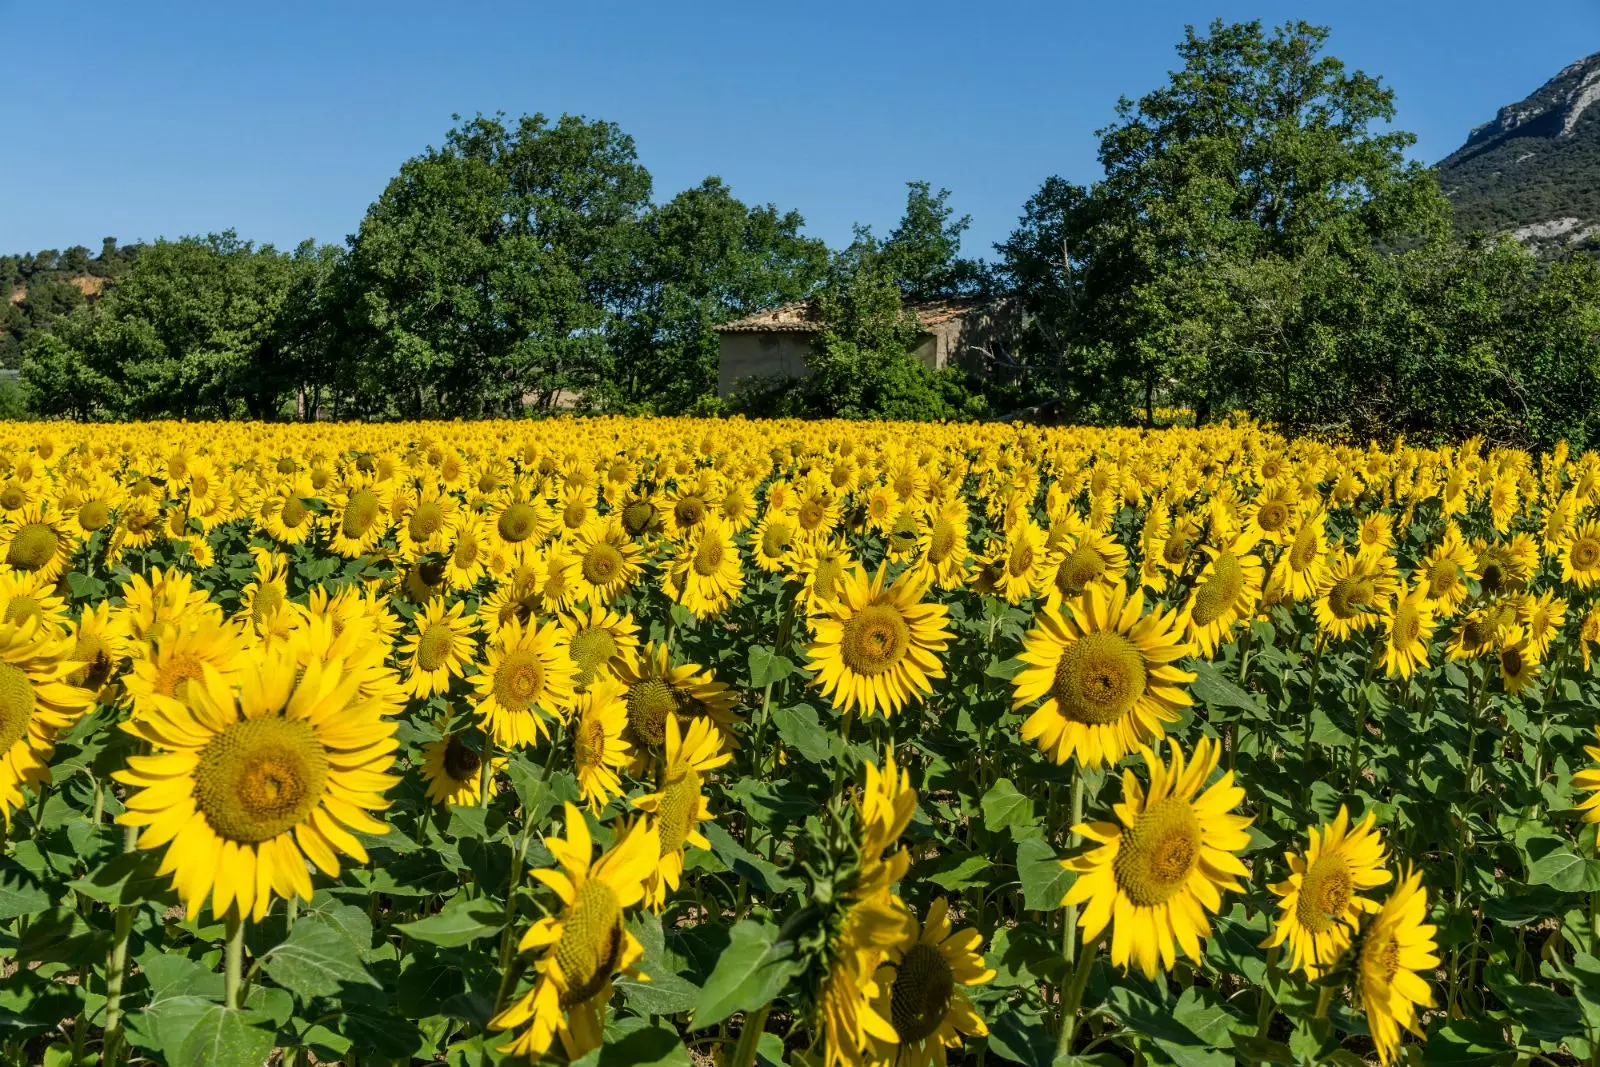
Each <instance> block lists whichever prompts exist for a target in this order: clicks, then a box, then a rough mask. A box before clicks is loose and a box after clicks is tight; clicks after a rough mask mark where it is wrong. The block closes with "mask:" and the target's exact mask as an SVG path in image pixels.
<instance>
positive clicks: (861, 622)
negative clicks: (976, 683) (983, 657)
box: [806, 567, 953, 718]
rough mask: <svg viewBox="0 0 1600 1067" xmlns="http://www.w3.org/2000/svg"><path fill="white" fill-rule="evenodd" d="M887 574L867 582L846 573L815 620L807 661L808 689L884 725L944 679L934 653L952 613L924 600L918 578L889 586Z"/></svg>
mask: <svg viewBox="0 0 1600 1067" xmlns="http://www.w3.org/2000/svg"><path fill="white" fill-rule="evenodd" d="M886 574H887V571H886V568H884V567H879V568H878V570H877V573H875V574H874V575H873V576H872V577H871V578H870V579H869V578H868V577H867V576H866V575H865V574H864V573H863V572H862V571H860V570H852V571H850V572H848V573H846V574H845V575H844V576H843V577H842V578H841V579H840V588H839V599H838V601H837V602H836V603H835V604H833V605H831V606H827V607H825V608H824V611H825V614H822V615H817V616H814V617H813V618H812V632H813V640H812V642H811V645H810V647H809V648H808V649H807V650H806V654H807V656H809V657H810V664H809V666H810V668H811V669H812V670H813V671H815V672H816V677H815V679H814V680H813V684H815V685H818V686H820V687H821V689H822V691H823V693H825V694H826V695H827V696H828V697H829V698H830V699H831V700H832V701H833V706H834V707H835V708H837V709H839V710H840V711H851V710H854V709H856V708H859V709H860V710H861V714H863V715H865V716H867V717H871V716H873V715H882V716H883V717H884V718H888V717H889V716H890V715H892V714H894V713H895V712H897V711H899V710H900V709H901V708H903V707H905V706H906V705H907V704H908V703H910V702H912V701H920V700H921V699H922V698H923V696H925V695H926V694H928V693H931V692H933V683H932V681H931V679H934V678H943V677H944V666H943V664H941V663H940V661H939V653H941V652H943V651H944V650H945V648H946V647H947V646H948V645H949V644H950V640H951V638H952V637H953V634H952V633H951V631H950V629H949V627H948V625H947V624H948V622H949V620H950V612H949V609H947V608H946V607H945V606H944V605H943V604H935V603H930V602H925V601H924V600H923V599H922V596H923V593H924V592H925V591H926V586H925V585H924V584H923V583H922V582H920V581H918V580H917V576H916V572H915V571H910V570H908V571H905V572H904V573H902V574H901V575H900V577H899V578H896V579H895V581H894V582H893V583H892V584H890V585H887V586H886V585H885V584H884V581H885V577H886Z"/></svg>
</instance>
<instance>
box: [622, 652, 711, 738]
mask: <svg viewBox="0 0 1600 1067" xmlns="http://www.w3.org/2000/svg"><path fill="white" fill-rule="evenodd" d="M616 672H617V681H619V682H621V683H622V684H623V685H624V686H626V687H627V694H626V696H625V698H624V699H625V702H626V703H627V705H628V732H627V738H628V741H629V743H630V744H632V745H633V746H634V747H635V748H636V749H644V748H647V747H649V748H654V747H658V746H660V745H664V744H666V740H667V718H668V716H669V715H676V716H677V717H678V718H679V719H690V720H692V719H696V718H709V719H711V720H712V721H713V722H714V723H715V724H716V725H717V727H718V728H719V729H720V730H721V731H722V737H723V741H724V743H725V744H731V743H732V740H733V724H734V722H735V721H736V717H735V715H734V706H735V704H736V703H737V702H738V695H737V694H736V693H734V692H733V690H731V689H729V688H728V687H727V686H726V685H724V684H723V683H721V682H719V681H717V680H716V676H715V675H713V674H712V673H711V672H710V671H709V670H706V669H705V668H703V667H701V666H700V665H698V664H695V663H681V664H679V665H678V666H676V667H674V666H672V664H671V653H670V651H669V650H668V648H667V646H666V645H665V644H658V643H656V642H654V641H652V642H650V644H648V645H646V646H645V647H644V649H643V650H642V651H641V652H639V653H638V654H637V655H630V656H626V657H623V658H622V660H621V662H620V663H618V664H617V665H616ZM680 725H681V724H680ZM636 755H637V756H640V757H642V756H643V755H644V753H643V752H642V751H640V752H637V753H636Z"/></svg>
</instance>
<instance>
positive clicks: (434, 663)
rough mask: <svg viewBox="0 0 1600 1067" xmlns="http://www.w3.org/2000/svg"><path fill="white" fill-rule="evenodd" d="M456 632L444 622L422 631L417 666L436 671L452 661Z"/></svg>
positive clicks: (418, 644) (418, 646) (418, 643)
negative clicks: (451, 653)
mask: <svg viewBox="0 0 1600 1067" xmlns="http://www.w3.org/2000/svg"><path fill="white" fill-rule="evenodd" d="M455 643H456V632H455V631H454V630H452V629H450V627H449V626H447V625H446V624H444V623H442V622H436V623H433V624H431V625H430V626H429V627H428V628H427V629H426V630H424V631H422V640H421V641H418V642H417V666H418V667H421V668H422V669H423V670H425V671H436V670H439V669H440V668H441V667H443V666H444V665H445V664H447V663H449V662H450V650H451V649H452V648H454V647H455Z"/></svg>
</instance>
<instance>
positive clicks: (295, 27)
mask: <svg viewBox="0 0 1600 1067" xmlns="http://www.w3.org/2000/svg"><path fill="white" fill-rule="evenodd" d="M1214 17H1221V18H1224V19H1228V20H1235V19H1240V20H1242V19H1248V18H1257V17H1259V18H1261V19H1263V20H1266V21H1268V22H1269V23H1277V22H1282V21H1284V20H1286V19H1290V18H1305V19H1307V20H1310V21H1312V22H1318V23H1322V24H1326V25H1329V26H1331V27H1332V28H1333V31H1334V34H1333V38H1332V41H1331V44H1330V51H1331V52H1332V53H1333V54H1335V55H1337V56H1339V57H1341V58H1342V59H1344V60H1345V61H1346V62H1347V63H1348V64H1350V65H1351V66H1353V67H1359V68H1361V69H1363V70H1365V71H1367V72H1368V73H1371V74H1377V75H1380V76H1382V77H1383V79H1384V80H1385V82H1386V83H1387V84H1388V85H1390V86H1391V87H1392V88H1393V89H1394V90H1395V91H1396V92H1397V94H1398V104H1399V119H1398V124H1399V125H1400V126H1401V127H1402V128H1405V129H1409V130H1411V131H1413V132H1414V133H1416V134H1417V135H1418V138H1419V140H1418V144H1417V148H1416V155H1417V157H1418V158H1420V159H1422V160H1425V161H1427V162H1433V161H1435V160H1437V159H1439V158H1440V157H1441V156H1443V155H1446V154H1448V153H1449V152H1450V151H1451V150H1453V149H1454V148H1455V147H1456V146H1457V145H1459V144H1460V142H1461V141H1462V139H1463V138H1464V137H1465V136H1466V134H1467V132H1468V130H1469V129H1470V128H1471V127H1473V126H1474V125H1477V124H1479V123H1482V122H1485V121H1488V120H1489V119H1491V118H1492V117H1493V116H1494V113H1495V109H1496V108H1498V107H1499V106H1501V105H1502V104H1507V103H1512V102H1514V101H1516V100H1519V99H1521V98H1522V97H1523V96H1525V95H1526V94H1527V93H1529V92H1531V91H1532V90H1534V89H1536V88H1537V87H1538V86H1539V85H1541V84H1543V83H1544V81H1546V80H1547V79H1548V78H1549V77H1551V76H1552V75H1554V74H1555V73H1556V71H1557V70H1559V69H1560V68H1561V67H1563V66H1565V65H1566V64H1567V63H1570V62H1572V61H1574V60H1576V59H1579V58H1581V57H1582V56H1584V55H1586V54H1588V53H1590V52H1594V51H1596V50H1600V0H1542V2H1540V3H1524V4H1520V5H1517V4H1513V5H1509V6H1508V5H1507V4H1505V3H1504V2H1503V0H1500V2H1483V0H1468V2H1449V3H1447V2H1443V0H1385V2H1374V0H1337V2H1333V0H1316V2H1311V0H1307V2H1301V3H1280V2H1275V0H1253V2H1237V0H1210V2H1188V0H1139V2H1117V0H1109V2H1108V0H1097V2H1091V3H1084V2H1079V0H1067V2H1062V0H1056V2H1054V3H1048V2H1047V3H1038V4H1013V3H1004V2H997V0H989V2H987V3H962V4H954V3H941V2H926V0H925V2H919V3H892V4H891V3H875V2H872V0H855V2H853V3H834V2H813V3H775V4H760V3H753V2H750V0H742V2H735V3H726V4H711V3H688V4H672V3H659V2H656V3H650V4H645V3H628V4H623V3H605V2H588V3H571V2H563V3H533V2H520V3H513V2H504V3H487V2H474V0H449V2H439V0H431V2H427V3H413V2H410V0H388V2H384V3H365V2H355V0H318V2H309V3H308V2H301V0H274V2H272V3H265V4H238V3H232V2H226V0H224V2H218V0H208V2H205V3H168V2H162V0H147V2H144V3H126V2H112V0H106V2H93V0H91V2H90V3H76V4H67V3H58V2H48V0H46V2H40V0H0V39H3V41H4V45H3V48H4V55H5V63H4V70H5V82H6V86H7V90H8V92H7V97H8V101H7V106H6V108H5V114H6V121H5V131H4V134H3V135H0V139H3V143H4V145H5V147H4V148H3V149H0V252H14V251H25V250H37V249H40V248H47V247H54V248H65V247H67V246H69V245H72V244H86V245H89V246H90V247H91V248H98V246H99V241H100V238H101V237H103V236H105V235H108V234H114V235H116V236H117V237H119V238H121V239H123V240H132V239H144V240H149V239H153V238H156V237H178V236H181V235H184V234H190V233H204V232H207V231H214V230H221V229H224V228H227V227H233V228H234V229H236V230H238V231H239V233H240V234H241V236H245V237H249V238H253V239H256V240H259V241H271V242H274V243H276V244H278V245H280V246H285V245H292V244H294V243H295V242H297V241H298V240H300V239H302V238H305V237H314V238H316V239H318V240H324V241H342V240H343V239H344V237H345V236H346V235H347V234H350V233H353V232H354V231H355V230H356V228H357V226H358V225H359V222H360V220H361V216H362V213H363V212H364V211H365V210H366V207H367V205H368V204H369V203H370V202H371V201H372V200H373V199H374V198H375V197H376V196H377V195H378V193H379V192H380V191H381V190H382V189H383V186H384V183H385V182H386V181H387V180H388V179H389V178H390V177H391V176H392V175H393V174H394V173H395V171H396V169H397V168H398V166H399V164H400V163H401V162H402V161H403V160H404V159H406V158H407V157H409V156H412V155H415V154H417V153H418V152H419V151H421V150H422V149H423V148H424V147H425V146H426V145H429V144H437V143H439V142H440V141H441V140H442V137H443V134H444V132H445V131H446V130H447V129H448V128H449V127H450V125H451V121H450V116H451V113H452V112H459V113H461V114H463V115H471V114H472V113H474V112H477V111H484V112H490V113H492V112H495V111H505V112H506V113H508V114H510V115H517V114H520V113H523V112H532V111H543V112H545V113H546V114H550V115H556V114H559V113H561V112H564V111H565V112H573V113H578V114H583V115H587V116H589V117H592V118H606V119H610V120H612V121H615V122H617V123H619V124H620V125H621V126H622V127H623V128H624V129H625V130H627V131H628V132H629V133H631V134H632V135H633V137H634V138H635V140H636V141H637V144H638V151H639V158H640V160H641V161H642V162H643V163H644V164H645V166H646V167H648V168H649V170H650V172H651V174H652V175H653V176H654V179H655V193H656V197H657V199H660V200H665V199H667V198H668V197H670V196H671V195H672V194H673V193H675V192H676V191H678V190H680V189H682V188H684V187H686V186H689V185H692V184H694V183H696V182H698V181H699V180H700V179H701V178H703V177H704V176H706V175H708V174H717V175H721V176H722V178H723V179H724V180H726V181H727V182H728V183H729V184H730V185H731V186H732V188H733V191H734V193H735V194H736V195H738V196H739V197H740V198H742V199H744V200H746V201H747V202H769V201H770V202H772V203H775V204H777V205H779V206H780V207H782V208H794V209H797V210H799V211H800V212H801V213H802V214H803V215H804V216H805V218H806V220H807V229H808V231H809V232H810V233H811V234H813V235H816V236H819V237H822V238H823V239H825V240H827V241H828V242H829V243H830V244H839V243H842V242H843V241H845V240H847V239H848V237H849V233H850V225H851V223H852V222H858V221H859V222H864V223H869V224H871V225H873V226H874V227H875V228H876V229H877V230H878V231H879V232H884V231H886V230H888V229H889V228H890V227H892V226H893V224H894V222H895V220H896V219H897V218H898V216H899V211H900V208H901V207H902V205H903V204H904V197H905V190H904V184H903V183H904V182H905V181H906V180H908V179H913V178H922V179H926V180H928V181H930V182H932V183H933V184H934V185H935V187H937V186H941V185H942V186H947V187H948V188H950V189H951V190H952V191H953V194H954V195H953V197H952V203H953V204H954V206H955V207H956V208H957V210H958V211H959V212H961V213H966V214H970V215H971V216H972V220H973V224H972V229H971V231H970V232H969V234H968V239H967V242H966V251H967V252H968V253H969V254H987V253H988V252H989V245H990V244H991V243H992V242H994V241H995V240H998V239H1000V238H1002V237H1003V236H1004V235H1005V234H1006V233H1007V232H1009V230H1010V228H1011V226H1012V224H1013V223H1014V222H1015V220H1016V218H1017V215H1018V214H1019V212H1020V210H1021V207H1022V204H1023V201H1024V200H1026V199H1027V197H1028V196H1029V195H1030V194H1031V193H1032V192H1033V191H1034V190H1035V189H1037V188H1038V186H1039V184H1040V182H1041V181H1043V179H1044V178H1045V177H1046V176H1048V175H1050V174H1061V175H1063V176H1064V177H1067V178H1069V179H1072V180H1075V181H1089V180H1092V179H1093V178H1095V177H1096V176H1097V175H1098V174H1099V168H1098V166H1097V164H1096V161H1095V155H1094V153H1095V144H1096V142H1095V139H1094V130H1095V129H1096V128H1098V127H1100V126H1102V125H1104V124H1105V123H1106V122H1107V121H1108V120H1109V119H1110V118H1111V115H1112V107H1113V105H1114V104H1115V102H1116V99H1117V97H1118V96H1119V95H1120V94H1127V95H1130V96H1137V95H1139V94H1140V93H1143V92H1145V91H1147V90H1148V89H1151V88H1153V87H1155V86H1157V85H1158V84H1160V83H1161V82H1162V80H1163V79H1164V77H1165V72H1166V71H1167V70H1169V69H1170V68H1171V67H1173V66H1174V65H1175V58H1176V57H1175V54H1174V52H1173V45H1174V44H1175V43H1176V42H1177V41H1178V39H1179V38H1180V37H1181V35H1182V33H1183V27H1184V25H1185V23H1195V24H1199V25H1204V24H1205V23H1207V22H1209V21H1210V20H1211V19H1212V18H1214Z"/></svg>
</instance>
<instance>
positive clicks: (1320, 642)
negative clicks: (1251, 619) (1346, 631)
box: [1300, 630, 1328, 804]
mask: <svg viewBox="0 0 1600 1067" xmlns="http://www.w3.org/2000/svg"><path fill="white" fill-rule="evenodd" d="M1327 642H1328V634H1327V631H1326V630H1321V631H1318V633H1317V644H1316V648H1315V649H1314V650H1313V651H1312V653H1311V684H1310V686H1309V687H1308V688H1307V689H1306V721H1305V727H1304V729H1303V731H1302V733H1301V736H1300V776H1301V778H1302V779H1303V780H1304V781H1305V784H1306V789H1305V799H1306V802H1307V803H1308V804H1309V803H1310V801H1311V782H1312V778H1313V775H1312V773H1311V720H1312V718H1313V717H1314V715H1315V713H1316V710H1317V686H1318V684H1319V683H1321V681H1322V648H1323V646H1324V645H1326V644H1327Z"/></svg>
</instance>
